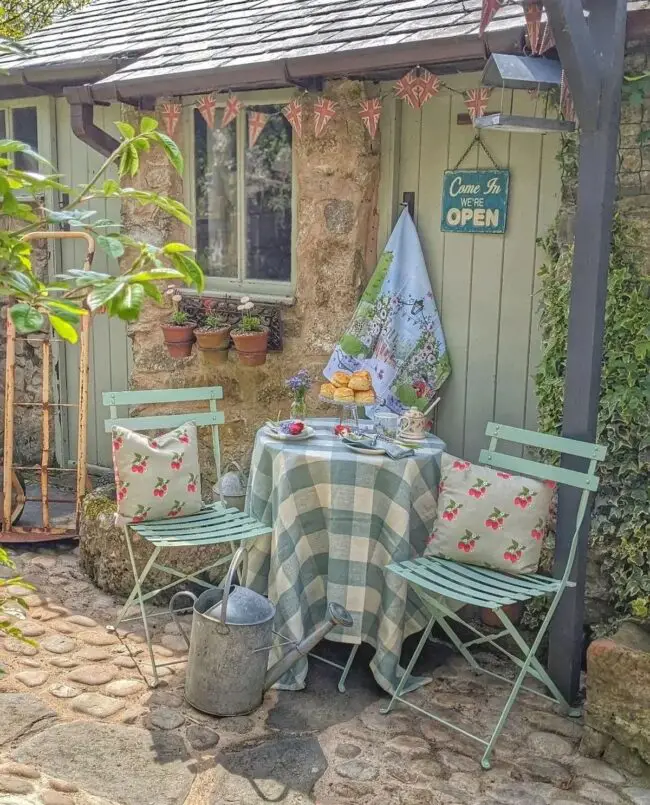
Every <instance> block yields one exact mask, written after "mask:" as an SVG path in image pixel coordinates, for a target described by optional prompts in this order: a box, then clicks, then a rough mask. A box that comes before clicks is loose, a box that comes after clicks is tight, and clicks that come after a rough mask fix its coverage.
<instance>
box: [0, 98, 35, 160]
mask: <svg viewBox="0 0 650 805" xmlns="http://www.w3.org/2000/svg"><path fill="white" fill-rule="evenodd" d="M5 139H9V140H20V141H21V142H23V143H26V144H27V145H29V146H30V147H31V148H32V149H33V150H34V151H38V109H37V107H36V106H35V105H34V106H32V105H27V106H26V105H22V104H21V105H16V106H13V105H12V106H7V107H3V106H0V140H5ZM14 162H15V165H16V167H17V168H19V169H20V170H27V171H33V170H36V169H37V163H36V160H35V159H34V158H33V157H30V156H28V155H26V154H22V153H20V152H18V153H16V154H15V156H14Z"/></svg>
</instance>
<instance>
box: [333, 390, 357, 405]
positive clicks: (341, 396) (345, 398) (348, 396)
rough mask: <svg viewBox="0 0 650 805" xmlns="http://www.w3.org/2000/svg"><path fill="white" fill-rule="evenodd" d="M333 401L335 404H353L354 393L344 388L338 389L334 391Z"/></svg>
mask: <svg viewBox="0 0 650 805" xmlns="http://www.w3.org/2000/svg"><path fill="white" fill-rule="evenodd" d="M334 399H335V400H336V401H337V402H342V403H343V402H344V403H353V402H354V392H353V391H352V389H349V388H346V387H345V386H344V387H343V388H340V389H336V391H335V392H334Z"/></svg>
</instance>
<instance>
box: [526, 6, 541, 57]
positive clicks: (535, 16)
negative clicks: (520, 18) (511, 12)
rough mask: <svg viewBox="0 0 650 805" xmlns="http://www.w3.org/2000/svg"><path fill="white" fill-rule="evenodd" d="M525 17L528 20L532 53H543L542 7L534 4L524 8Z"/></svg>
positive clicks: (527, 26) (527, 27)
mask: <svg viewBox="0 0 650 805" xmlns="http://www.w3.org/2000/svg"><path fill="white" fill-rule="evenodd" d="M524 17H525V18H526V29H527V31H528V44H529V46H530V51H531V53H534V54H538V53H541V51H540V49H539V48H540V45H541V39H542V6H541V4H539V3H536V2H532V3H529V4H528V5H527V6H525V7H524Z"/></svg>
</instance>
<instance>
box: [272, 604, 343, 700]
mask: <svg viewBox="0 0 650 805" xmlns="http://www.w3.org/2000/svg"><path fill="white" fill-rule="evenodd" d="M327 613H328V616H329V618H328V620H326V621H323V623H321V624H320V625H319V626H317V627H316V628H315V629H314V631H313V632H312V633H311V634H309V635H307V637H305V639H304V640H301V641H300V643H298V644H297V645H296V646H295V647H294V648H292V649H291V651H288V652H287V653H286V654H285V655H284V657H282V659H281V660H278V662H276V663H275V665H272V666H271V668H269V670H268V671H267V672H266V677H265V678H264V690H268V688H270V687H271V685H273V684H274V683H275V682H277V681H278V679H280V677H281V676H284V674H285V673H286V672H287V671H288V670H289V668H291V666H292V665H294V664H295V663H296V662H298V660H299V659H300V658H301V657H306V656H307V654H309V652H310V651H311V650H312V649H313V648H314V647H315V646H316V645H317V644H318V643H320V641H321V640H322V639H323V638H324V637H325V635H326V634H328V633H329V632H331V631H332V629H333V628H334V627H335V626H342V627H344V628H345V629H349V628H350V627H351V626H352V624H353V621H352V616H351V615H350V613H349V612H348V611H347V609H345V608H344V607H342V606H341V605H340V604H334V603H331V604H329V605H328V607H327Z"/></svg>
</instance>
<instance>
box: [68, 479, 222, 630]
mask: <svg viewBox="0 0 650 805" xmlns="http://www.w3.org/2000/svg"><path fill="white" fill-rule="evenodd" d="M115 511H116V503H115V487H114V486H110V487H101V488H100V489H97V490H95V491H94V492H92V493H91V494H89V495H86V497H85V498H84V504H83V511H82V515H81V527H80V530H79V548H80V558H81V566H82V567H83V569H84V570H85V571H86V573H87V574H88V575H89V576H90V578H91V579H92V581H93V582H94V583H95V584H96V585H97V586H98V587H99V588H100V589H101V590H105V591H106V592H109V593H114V594H116V595H122V596H127V595H128V594H129V593H130V592H131V590H132V589H133V584H134V581H133V571H132V570H131V563H130V561H129V555H128V552H127V547H126V542H125V540H124V532H123V530H122V527H121V526H118V525H115V522H114V515H115ZM133 551H134V554H135V561H136V564H137V566H138V568H140V569H142V568H143V567H144V565H145V563H146V562H147V560H148V559H149V557H150V556H151V554H152V552H153V545H151V544H150V543H149V542H147V541H146V540H143V539H139V538H137V537H136V539H135V541H134V543H133ZM229 552H230V546H229V545H227V544H226V545H208V546H205V547H201V548H169V549H166V550H163V551H162V552H161V554H160V556H159V561H160V563H161V564H165V565H169V566H170V567H173V568H176V570H179V571H180V572H181V573H188V572H191V571H192V570H196V569H197V568H200V567H205V566H206V565H209V564H210V562H213V561H216V560H217V559H218V558H219V557H221V556H225V555H227V554H228V553H229ZM220 570H221V569H220V568H219V569H217V570H216V571H214V572H215V573H216V574H217V575H215V577H214V578H215V579H216V580H218V579H220V577H221V574H220ZM224 572H225V571H224ZM171 580H172V579H171V576H169V575H167V574H166V573H163V572H162V571H158V570H152V571H151V573H150V574H149V576H148V577H147V580H146V582H145V584H144V588H145V590H152V589H155V588H156V587H160V586H162V585H164V584H168V583H169V582H170V581H171ZM176 589H177V588H172V589H171V590H170V591H168V593H167V594H162V595H161V596H158V597H157V599H156V600H157V601H158V600H159V601H160V602H163V599H164V600H168V599H169V598H170V597H171V595H172V594H173V593H174V592H176ZM60 639H63V638H60Z"/></svg>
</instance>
